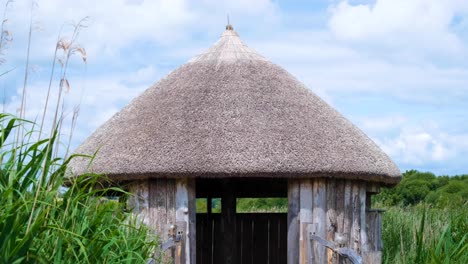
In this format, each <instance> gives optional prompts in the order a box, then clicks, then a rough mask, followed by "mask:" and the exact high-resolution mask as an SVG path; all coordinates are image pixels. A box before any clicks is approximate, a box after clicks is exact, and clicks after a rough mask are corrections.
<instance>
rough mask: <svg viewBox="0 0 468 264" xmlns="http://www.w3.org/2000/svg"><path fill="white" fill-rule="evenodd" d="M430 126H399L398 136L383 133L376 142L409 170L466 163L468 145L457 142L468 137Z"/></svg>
mask: <svg viewBox="0 0 468 264" xmlns="http://www.w3.org/2000/svg"><path fill="white" fill-rule="evenodd" d="M429 123H430V124H421V123H418V124H409V123H405V124H403V125H401V126H400V127H399V132H398V134H397V135H396V136H394V137H389V136H387V135H385V134H381V136H380V137H379V136H374V137H373V139H374V140H375V141H376V143H377V144H378V145H379V146H380V147H381V148H382V149H383V150H384V151H385V152H386V153H387V154H388V155H389V156H391V157H392V158H394V159H395V160H396V161H397V162H398V163H399V164H400V165H402V166H404V167H406V168H418V167H421V166H422V165H424V164H426V165H427V164H433V163H436V164H442V163H444V162H445V163H446V162H448V161H451V160H452V161H456V162H460V161H461V160H463V159H464V158H463V156H464V155H466V154H468V146H467V145H466V144H465V145H463V144H461V145H460V144H457V143H456V142H454V140H453V139H454V138H461V137H464V138H466V137H467V136H468V135H465V134H448V133H446V132H444V131H443V130H441V128H440V127H439V126H438V125H437V124H436V123H434V122H429Z"/></svg>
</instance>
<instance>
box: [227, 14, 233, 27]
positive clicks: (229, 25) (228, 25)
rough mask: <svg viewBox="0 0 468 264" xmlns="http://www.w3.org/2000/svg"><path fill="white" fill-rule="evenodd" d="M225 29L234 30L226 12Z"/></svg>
mask: <svg viewBox="0 0 468 264" xmlns="http://www.w3.org/2000/svg"><path fill="white" fill-rule="evenodd" d="M226 30H234V28H233V27H232V26H231V23H229V14H227V25H226Z"/></svg>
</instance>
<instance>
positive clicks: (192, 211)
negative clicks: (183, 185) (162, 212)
mask: <svg viewBox="0 0 468 264" xmlns="http://www.w3.org/2000/svg"><path fill="white" fill-rule="evenodd" d="M195 190H196V189H195V179H189V180H188V183H187V191H188V217H189V221H188V228H189V232H188V239H189V248H190V249H189V253H190V264H196V262H197V261H196V260H197V206H196V202H197V198H196V193H195Z"/></svg>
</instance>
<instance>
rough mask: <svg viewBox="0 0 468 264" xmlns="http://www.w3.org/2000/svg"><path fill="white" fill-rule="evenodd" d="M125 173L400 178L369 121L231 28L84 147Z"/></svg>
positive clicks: (103, 168) (105, 168)
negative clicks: (348, 113)
mask: <svg viewBox="0 0 468 264" xmlns="http://www.w3.org/2000/svg"><path fill="white" fill-rule="evenodd" d="M98 149H99V151H98V153H97V155H96V158H95V159H94V161H93V163H92V166H91V167H90V168H88V162H89V160H85V159H75V161H74V162H73V163H72V164H71V169H72V172H73V173H74V174H75V175H78V174H82V173H84V172H85V171H86V170H87V169H90V170H91V171H93V172H97V173H105V174H108V175H109V177H110V178H112V179H116V180H132V179H139V178H147V177H180V176H188V177H249V176H252V177H254V176H255V177H259V176H260V177H336V178H345V179H362V180H368V181H374V182H382V183H385V184H395V183H397V182H398V181H399V180H400V171H399V169H398V167H397V166H396V165H395V164H394V163H393V162H392V161H391V160H390V158H389V157H388V156H387V155H386V154H385V153H384V152H382V150H380V149H379V147H378V146H377V145H376V144H375V143H374V142H372V140H370V139H369V138H368V137H367V136H366V135H365V134H364V133H363V132H362V131H361V130H359V129H358V128H357V127H356V126H354V125H353V124H352V123H351V122H349V121H348V120H347V119H346V118H344V117H343V116H342V115H341V114H340V113H338V112H337V111H336V110H334V109H333V108H332V107H330V106H329V105H328V104H327V103H325V102H324V101H323V100H322V99H320V98H319V97H318V96H316V95H315V94H313V93H312V92H311V91H310V90H309V89H307V88H306V87H305V86H304V85H303V84H302V83H301V82H299V81H298V80H297V79H296V78H294V77H293V76H292V75H291V74H289V73H288V72H287V71H286V70H284V69H282V68H281V67H279V66H277V65H275V64H273V63H271V62H270V61H268V60H267V59H265V58H264V57H263V56H261V55H259V54H258V53H256V52H255V51H254V50H253V49H251V48H249V47H247V46H246V45H245V44H244V43H243V42H242V41H241V40H240V38H239V36H238V35H237V33H236V32H235V31H234V30H231V29H229V28H228V29H227V30H226V31H225V32H224V33H223V35H222V36H221V38H220V39H219V40H218V41H217V42H216V43H215V44H214V46H212V47H211V48H210V49H209V50H208V51H207V52H205V53H203V54H201V55H199V56H196V57H195V58H193V59H192V60H190V61H189V62H188V63H186V64H184V65H182V66H181V67H180V68H178V69H176V70H175V71H173V72H171V73H170V74H169V75H168V76H166V77H165V78H164V79H162V80H160V81H159V82H158V83H156V84H154V85H153V86H151V87H150V88H149V89H147V90H146V91H145V92H144V93H143V94H142V95H140V96H139V97H137V98H135V99H134V100H133V101H132V102H131V103H130V104H129V105H127V106H126V107H125V108H124V109H123V110H122V111H120V112H118V113H117V114H115V115H114V116H113V117H112V118H111V119H110V120H109V121H107V122H106V123H105V124H104V125H102V126H101V127H100V128H98V129H97V130H96V131H95V132H94V133H93V134H92V135H91V136H90V137H89V138H88V139H87V140H86V141H85V142H84V143H83V144H82V145H81V146H80V147H79V148H78V149H77V150H76V151H75V153H84V154H92V153H94V152H95V151H96V150H98Z"/></svg>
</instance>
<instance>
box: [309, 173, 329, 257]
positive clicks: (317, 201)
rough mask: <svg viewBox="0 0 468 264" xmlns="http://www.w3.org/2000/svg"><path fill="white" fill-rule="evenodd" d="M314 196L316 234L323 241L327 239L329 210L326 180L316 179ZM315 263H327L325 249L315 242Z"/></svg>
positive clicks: (313, 219)
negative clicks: (327, 215)
mask: <svg viewBox="0 0 468 264" xmlns="http://www.w3.org/2000/svg"><path fill="white" fill-rule="evenodd" d="M313 181H314V187H313V190H314V196H313V207H312V208H313V211H312V223H313V224H314V227H315V234H314V235H316V236H319V237H321V238H323V239H326V237H327V230H326V210H327V193H326V190H327V186H326V183H325V180H324V179H314V180H313ZM312 246H313V251H312V253H313V262H312V263H317V264H322V263H326V257H325V252H326V251H325V247H324V246H322V245H320V244H319V243H316V242H313V244H312Z"/></svg>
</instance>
